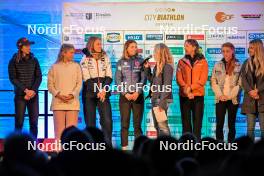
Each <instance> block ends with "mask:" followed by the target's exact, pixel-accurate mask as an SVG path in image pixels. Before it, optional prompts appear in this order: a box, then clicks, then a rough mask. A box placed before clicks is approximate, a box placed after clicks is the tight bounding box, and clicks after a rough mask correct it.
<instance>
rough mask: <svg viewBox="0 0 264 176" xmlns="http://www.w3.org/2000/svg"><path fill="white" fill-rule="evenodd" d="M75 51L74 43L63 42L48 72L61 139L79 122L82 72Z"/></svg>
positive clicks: (58, 132)
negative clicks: (62, 135)
mask: <svg viewBox="0 0 264 176" xmlns="http://www.w3.org/2000/svg"><path fill="white" fill-rule="evenodd" d="M74 52H75V49H74V46H73V45H71V44H62V46H61V48H60V51H59V54H58V58H57V61H56V63H55V64H53V65H52V67H51V68H50V70H49V73H48V90H49V92H50V93H51V94H52V102H51V110H52V111H53V119H54V131H55V138H56V140H59V139H60V137H61V134H62V132H63V130H64V129H65V128H67V127H70V126H77V123H78V114H79V111H80V102H79V94H80V90H81V87H82V72H81V68H80V65H79V64H78V63H76V62H74V60H73V57H74Z"/></svg>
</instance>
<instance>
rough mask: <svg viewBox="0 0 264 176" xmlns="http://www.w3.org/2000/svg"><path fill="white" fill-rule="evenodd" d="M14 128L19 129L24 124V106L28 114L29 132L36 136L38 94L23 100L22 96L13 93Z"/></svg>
mask: <svg viewBox="0 0 264 176" xmlns="http://www.w3.org/2000/svg"><path fill="white" fill-rule="evenodd" d="M14 102H15V130H18V131H21V130H22V128H23V124H24V117H25V112H26V108H27V111H28V116H29V126H30V133H31V134H32V135H33V136H34V137H35V138H37V136H38V116H39V98H38V94H36V95H35V97H34V98H32V99H30V100H28V101H27V100H25V99H24V96H21V95H15V99H14Z"/></svg>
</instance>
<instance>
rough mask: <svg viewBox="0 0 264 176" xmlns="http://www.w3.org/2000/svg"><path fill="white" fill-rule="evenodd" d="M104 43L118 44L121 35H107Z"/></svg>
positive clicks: (115, 33) (114, 33)
mask: <svg viewBox="0 0 264 176" xmlns="http://www.w3.org/2000/svg"><path fill="white" fill-rule="evenodd" d="M106 41H107V42H108V43H118V42H120V41H121V35H120V33H117V32H112V33H107V34H106Z"/></svg>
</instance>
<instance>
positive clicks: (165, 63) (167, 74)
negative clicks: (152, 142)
mask: <svg viewBox="0 0 264 176" xmlns="http://www.w3.org/2000/svg"><path fill="white" fill-rule="evenodd" d="M153 56H154V59H155V61H156V66H155V67H154V70H153V73H151V69H150V67H149V63H148V62H147V63H146V64H144V67H145V69H144V70H145V73H146V75H147V78H148V80H149V81H150V82H151V91H150V94H149V96H150V97H151V103H152V107H153V109H152V115H153V120H154V125H155V128H156V130H157V134H158V136H160V135H170V129H169V126H168V119H167V110H168V104H169V103H171V102H172V78H173V57H172V55H171V53H170V51H169V48H168V47H167V46H166V45H165V44H163V43H160V44H156V45H155V48H154V55H153Z"/></svg>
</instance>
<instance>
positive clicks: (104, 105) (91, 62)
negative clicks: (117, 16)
mask: <svg viewBox="0 0 264 176" xmlns="http://www.w3.org/2000/svg"><path fill="white" fill-rule="evenodd" d="M83 53H84V54H85V55H84V56H83V58H82V60H81V62H80V64H81V68H82V74H83V80H84V87H83V112H84V119H85V123H86V126H89V127H95V126H96V108H98V111H99V115H100V124H101V127H102V130H103V132H104V134H105V136H106V139H107V140H108V142H109V143H111V142H112V111H111V104H110V100H109V97H110V91H109V90H108V87H109V86H110V84H111V83H112V67H111V62H110V59H109V57H108V56H107V55H106V53H105V51H104V50H103V49H102V41H101V39H100V38H98V37H90V38H89V40H88V42H87V45H86V48H85V49H83Z"/></svg>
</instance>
